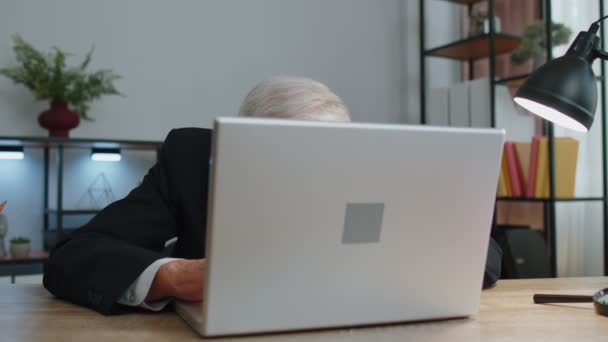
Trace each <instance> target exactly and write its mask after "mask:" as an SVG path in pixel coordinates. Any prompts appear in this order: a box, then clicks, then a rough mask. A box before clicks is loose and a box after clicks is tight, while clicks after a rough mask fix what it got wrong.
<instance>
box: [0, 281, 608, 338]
mask: <svg viewBox="0 0 608 342" xmlns="http://www.w3.org/2000/svg"><path fill="white" fill-rule="evenodd" d="M604 287H608V278H572V279H542V280H507V281H501V282H500V283H499V284H498V286H496V287H495V288H493V289H491V290H488V291H484V292H483V295H482V305H481V311H480V313H479V315H477V316H474V317H471V318H468V319H458V320H451V321H442V322H431V323H415V324H401V325H391V326H383V327H371V328H356V329H341V330H327V331H321V332H305V333H291V334H277V335H267V336H254V337H244V338H243V337H240V338H233V339H213V341H226V340H230V341H247V342H249V341H366V342H368V341H373V342H380V341H494V340H500V341H552V342H553V341H608V317H603V316H599V315H597V314H596V313H595V311H594V310H593V307H592V304H575V305H574V304H569V305H537V304H533V303H532V294H533V293H535V292H552V293H576V294H592V293H594V292H595V291H596V290H598V289H600V288H604ZM362 309H363V308H362ZM0 340H2V341H121V342H122V341H146V342H154V341H200V339H199V337H198V335H196V334H195V333H194V331H193V330H191V329H190V327H188V326H187V325H186V324H185V323H184V322H183V321H182V320H181V319H180V318H179V317H178V316H177V315H175V314H173V313H170V312H167V313H160V314H157V313H142V314H130V315H123V316H114V317H105V316H102V315H99V314H97V313H95V312H93V311H91V310H88V309H84V308H80V307H77V306H74V305H71V304H67V303H64V302H62V301H59V300H56V299H53V298H52V297H51V295H49V294H48V293H47V292H46V291H45V290H44V289H42V288H41V287H40V286H34V285H21V286H20V285H3V286H0Z"/></svg>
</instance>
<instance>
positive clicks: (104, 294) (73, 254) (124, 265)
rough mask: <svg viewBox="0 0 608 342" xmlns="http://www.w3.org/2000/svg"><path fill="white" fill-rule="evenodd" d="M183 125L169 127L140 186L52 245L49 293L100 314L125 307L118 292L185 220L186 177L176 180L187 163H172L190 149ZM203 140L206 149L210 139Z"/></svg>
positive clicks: (157, 254) (46, 276) (47, 282)
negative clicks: (180, 128)
mask: <svg viewBox="0 0 608 342" xmlns="http://www.w3.org/2000/svg"><path fill="white" fill-rule="evenodd" d="M182 130H183V129H182ZM182 130H173V131H171V132H170V133H169V135H168V136H167V139H166V140H165V142H164V143H163V146H162V148H161V152H160V156H159V161H158V163H157V164H156V165H154V166H153V167H152V168H151V169H150V170H149V171H148V174H147V175H146V176H145V177H144V179H143V181H142V183H141V185H140V186H138V187H137V188H135V189H134V190H133V191H131V193H129V194H128V195H127V196H126V197H125V198H124V199H121V200H119V201H116V202H114V203H112V204H110V205H109V206H107V207H106V208H105V209H103V210H102V211H101V212H100V213H99V214H98V215H97V216H96V217H94V218H93V219H92V220H91V221H90V222H89V223H87V224H86V225H85V226H83V227H81V228H80V229H78V230H76V231H75V232H74V233H72V234H71V236H69V237H68V238H67V239H66V240H63V241H62V242H61V243H59V244H58V245H57V246H55V248H54V249H53V250H52V251H51V253H50V256H49V260H48V261H47V262H46V264H45V267H44V278H43V284H44V286H45V287H46V288H47V289H48V290H49V291H50V292H51V293H52V294H53V295H55V296H57V297H59V298H62V299H65V300H68V301H71V302H73V303H76V304H79V305H84V306H87V307H90V308H92V309H94V310H97V311H98V312H100V313H103V314H111V313H116V312H119V311H121V309H122V308H124V307H122V306H121V305H119V304H116V302H117V300H118V299H119V298H120V296H121V295H122V293H123V292H124V291H125V290H126V289H127V288H128V287H129V285H130V284H131V283H132V282H133V281H134V280H135V279H136V278H137V276H138V275H139V274H141V273H142V272H143V271H144V270H145V269H146V267H148V266H149V265H150V264H152V263H153V262H154V261H156V260H158V259H160V258H162V257H163V256H164V255H162V254H161V253H160V252H161V250H162V249H163V247H164V243H165V241H167V240H168V239H170V238H172V237H175V236H178V235H179V233H180V231H181V230H182V227H183V225H184V224H183V222H182V221H183V219H182V218H181V216H182V212H181V211H182V208H181V205H180V203H181V202H183V198H182V197H183V194H182V193H181V189H182V188H184V187H187V186H188V184H185V185H184V184H183V183H184V182H185V183H187V181H188V179H180V181H179V182H176V179H177V178H183V175H182V174H179V172H177V173H176V170H177V169H189V167H188V166H189V165H186V167H184V165H183V164H182V165H176V163H177V164H179V163H180V158H181V159H184V156H177V157H175V155H176V154H180V153H183V154H187V153H189V152H188V149H187V148H186V151H184V150H183V149H182V147H183V146H181V145H184V141H183V140H185V139H186V138H188V134H186V135H185V137H184V134H180V131H182ZM205 144H206V145H207V146H206V148H207V149H208V147H209V146H208V145H209V142H205V143H204V144H202V145H205ZM193 145H196V144H195V143H194V144H193ZM199 145H201V144H199ZM185 146H186V147H187V146H188V143H187V142H186V143H185ZM180 150H181V151H180ZM207 155H208V152H207ZM191 157H192V156H191V155H190V156H187V157H186V158H191ZM197 157H199V158H204V157H205V156H204V155H198V156H197ZM176 158H177V159H176ZM204 164H207V165H208V161H205V163H204ZM203 171H205V172H208V169H204V170H203ZM200 176H204V175H200V174H199V177H200ZM180 184H181V185H180ZM195 205H196V204H195ZM198 210H205V209H204V208H201V207H199V208H198ZM197 223H198V224H199V227H200V222H197Z"/></svg>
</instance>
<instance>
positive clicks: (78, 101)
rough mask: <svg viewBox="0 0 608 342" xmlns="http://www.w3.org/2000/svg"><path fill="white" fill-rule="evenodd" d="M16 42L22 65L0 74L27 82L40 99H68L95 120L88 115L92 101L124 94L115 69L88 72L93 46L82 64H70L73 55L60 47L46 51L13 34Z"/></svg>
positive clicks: (79, 112)
mask: <svg viewBox="0 0 608 342" xmlns="http://www.w3.org/2000/svg"><path fill="white" fill-rule="evenodd" d="M13 42H14V46H13V51H14V53H15V57H16V59H17V62H18V63H19V66H16V67H12V68H0V75H2V76H5V77H7V78H9V79H11V80H12V81H13V82H14V83H15V84H22V85H24V86H25V87H27V88H28V89H30V90H31V91H32V93H33V95H34V97H35V98H36V99H38V100H53V99H57V100H61V101H65V102H67V103H68V104H69V105H70V106H71V107H72V110H74V111H75V112H76V113H78V114H79V115H80V117H81V118H82V119H84V120H90V121H92V120H93V119H92V118H91V117H89V116H88V111H89V109H90V102H92V101H93V100H97V99H99V98H100V97H102V96H104V95H122V94H121V93H120V92H119V91H118V90H117V89H116V88H115V87H114V81H116V80H118V79H120V78H121V77H120V76H119V75H117V74H115V73H114V72H113V71H112V70H109V69H101V70H98V71H95V72H91V73H89V72H87V68H88V66H89V64H90V63H91V60H92V58H93V52H94V51H95V49H94V47H91V49H90V50H89V52H87V54H86V56H85V58H84V60H83V61H82V62H81V63H80V64H79V65H78V66H75V67H68V66H67V63H66V60H67V58H68V57H70V54H68V53H66V52H64V51H62V50H61V49H59V48H57V47H54V48H52V49H51V51H50V52H48V53H46V54H44V53H42V52H40V51H38V50H36V49H35V48H34V47H33V46H32V45H31V44H29V43H28V42H26V41H25V40H24V39H23V38H21V36H19V35H14V36H13Z"/></svg>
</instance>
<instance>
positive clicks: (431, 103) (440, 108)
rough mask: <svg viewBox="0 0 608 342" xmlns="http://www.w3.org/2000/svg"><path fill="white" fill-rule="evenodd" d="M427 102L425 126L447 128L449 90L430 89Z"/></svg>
mask: <svg viewBox="0 0 608 342" xmlns="http://www.w3.org/2000/svg"><path fill="white" fill-rule="evenodd" d="M427 101H428V102H427V110H426V112H427V120H426V121H427V124H429V125H433V126H449V125H450V119H449V117H450V116H449V111H450V101H449V89H448V88H433V89H430V91H429V96H428V98H427Z"/></svg>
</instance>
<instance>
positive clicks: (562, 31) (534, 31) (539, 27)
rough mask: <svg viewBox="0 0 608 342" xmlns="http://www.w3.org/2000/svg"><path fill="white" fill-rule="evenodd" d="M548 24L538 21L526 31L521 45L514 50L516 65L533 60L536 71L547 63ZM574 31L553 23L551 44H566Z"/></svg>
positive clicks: (512, 55) (512, 58)
mask: <svg viewBox="0 0 608 342" xmlns="http://www.w3.org/2000/svg"><path fill="white" fill-rule="evenodd" d="M546 26H547V25H546V23H545V22H544V21H542V20H538V21H535V22H533V23H532V24H530V25H529V26H528V27H526V29H525V30H524V35H523V39H522V41H521V44H520V45H519V46H518V47H517V48H516V49H515V50H513V53H512V54H511V61H512V62H513V63H514V64H523V63H525V62H527V61H528V60H529V59H530V58H534V59H533V66H534V69H536V68H538V67H539V66H541V65H543V64H544V63H545V60H546V59H547V58H546V51H547V34H546V32H547V31H546ZM571 35H572V31H571V30H570V28H568V26H566V25H565V24H561V23H553V25H552V26H551V44H552V46H558V45H563V44H566V43H567V42H568V41H569V40H570V36H571Z"/></svg>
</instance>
